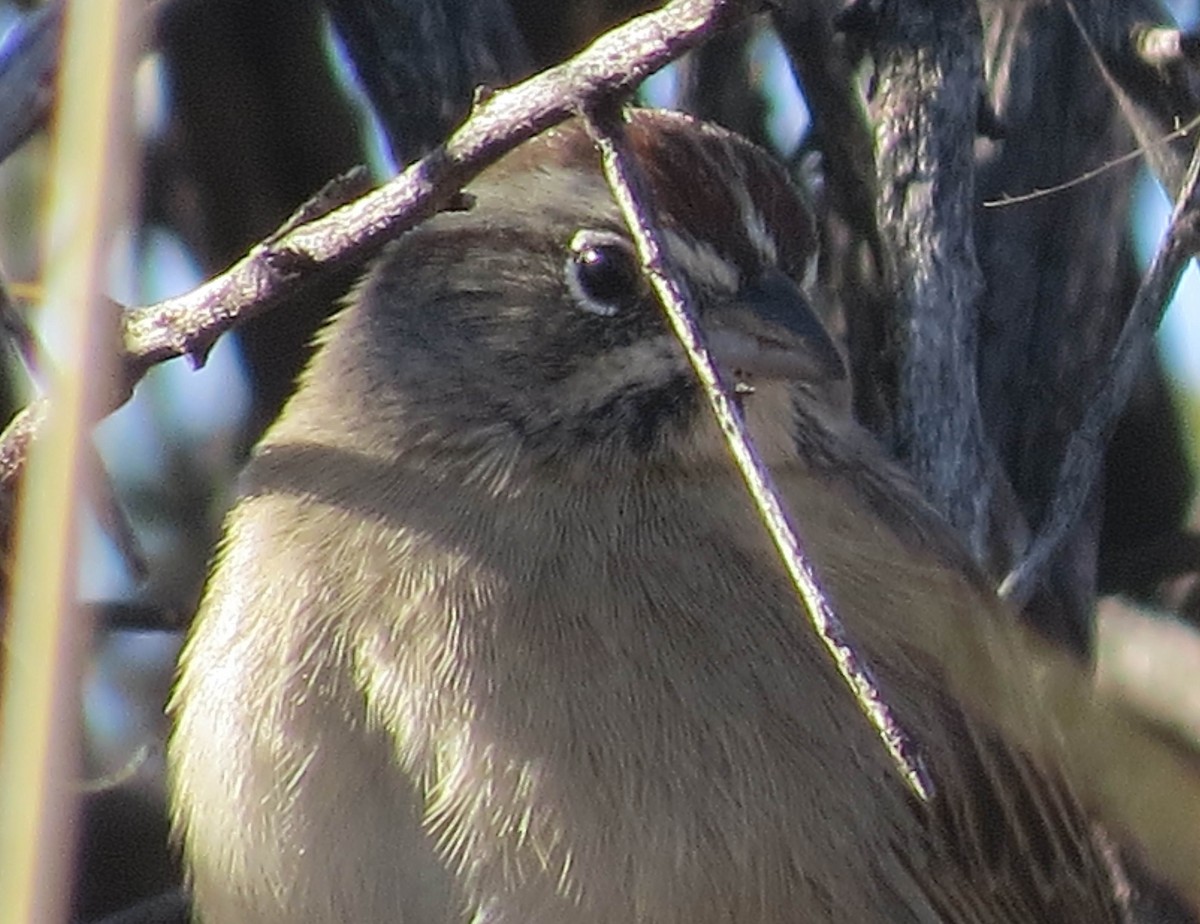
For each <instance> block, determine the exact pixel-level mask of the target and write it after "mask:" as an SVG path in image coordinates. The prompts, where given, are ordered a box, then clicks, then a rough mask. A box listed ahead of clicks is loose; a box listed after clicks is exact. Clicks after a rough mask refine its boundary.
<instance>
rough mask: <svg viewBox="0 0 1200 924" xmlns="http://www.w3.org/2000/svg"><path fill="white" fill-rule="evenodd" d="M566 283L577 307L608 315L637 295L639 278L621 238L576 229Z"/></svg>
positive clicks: (636, 265)
mask: <svg viewBox="0 0 1200 924" xmlns="http://www.w3.org/2000/svg"><path fill="white" fill-rule="evenodd" d="M567 284H568V286H569V288H570V289H571V294H572V295H573V296H574V297H575V300H576V301H577V302H579V304H580V306H581V307H583V308H584V309H585V310H587V311H590V312H591V313H593V314H598V315H602V316H605V317H609V316H611V315H614V314H616V313H617V312H618V311H619V310H620V309H621V308H623V307H625V306H626V305H628V304H629V303H630V302H632V301H633V300H635V299H636V298H637V297H638V294H639V292H640V290H641V285H642V277H641V272H640V271H639V269H638V263H637V258H636V257H635V256H634V253H633V249H632V248H631V247H630V245H629V243H628V242H627V241H625V240H624V239H623V238H621V237H619V236H618V235H616V234H612V233H610V232H602V231H596V232H588V231H580V232H579V233H578V234H576V235H575V239H574V240H573V241H572V242H571V258H570V259H569V260H568V262H567Z"/></svg>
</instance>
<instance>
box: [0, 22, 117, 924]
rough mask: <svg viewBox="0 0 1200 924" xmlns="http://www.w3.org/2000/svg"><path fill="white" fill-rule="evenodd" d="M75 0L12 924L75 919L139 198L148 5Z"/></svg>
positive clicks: (9, 909) (2, 874) (18, 705)
mask: <svg viewBox="0 0 1200 924" xmlns="http://www.w3.org/2000/svg"><path fill="white" fill-rule="evenodd" d="M122 6H123V4H122V3H121V0H72V2H71V3H70V4H69V7H68V10H67V17H66V25H65V32H64V36H63V45H62V49H63V63H62V67H61V70H60V77H59V96H58V99H59V110H58V115H57V120H56V126H55V139H54V152H53V157H52V161H51V165H50V189H51V194H50V202H49V211H48V216H49V220H48V222H47V227H46V231H45V243H44V254H43V256H44V265H45V267H46V271H45V299H46V301H45V305H44V308H43V310H44V312H45V319H46V329H47V330H48V331H50V332H51V334H52V337H53V342H54V343H55V345H56V349H55V350H54V356H53V364H52V366H53V368H52V370H51V368H49V367H48V368H47V369H46V373H47V377H48V378H49V380H50V383H51V385H50V387H51V391H52V400H51V408H50V411H49V416H48V418H47V421H46V427H45V430H44V432H43V433H42V435H41V437H40V438H39V440H38V441H37V443H36V444H35V445H34V447H33V449H32V454H31V462H30V467H29V470H28V473H27V475H26V482H25V485H24V489H23V493H22V498H21V517H20V524H19V532H18V538H17V557H16V568H15V576H14V580H13V592H12V599H11V601H10V607H9V612H8V618H9V627H8V637H7V640H6V642H7V646H6V647H7V651H6V654H7V658H6V667H5V688H4V691H3V695H4V700H3V712H2V713H0V819H2V821H0V896H2V898H0V922H3V924H55V922H59V921H63V920H65V918H66V913H67V903H68V900H69V892H70V889H69V884H70V882H71V869H72V862H73V860H74V854H75V836H74V833H75V824H74V820H75V809H76V802H77V799H78V796H79V793H80V787H79V779H80V773H79V746H78V740H77V738H78V730H79V726H80V711H79V682H80V681H79V669H80V663H81V655H82V652H83V651H84V649H85V645H86V641H87V638H88V635H89V628H90V627H89V626H88V625H87V624H86V622H85V620H84V618H83V614H82V613H81V612H80V609H79V607H78V606H77V602H76V598H77V573H76V572H77V567H78V565H77V562H78V529H79V510H80V506H81V501H82V498H83V497H84V484H83V480H84V473H85V472H86V471H87V468H88V465H87V453H88V452H89V450H90V447H89V445H88V440H89V439H90V431H91V423H92V420H93V409H94V408H95V407H96V404H97V399H99V398H100V397H101V395H102V394H103V392H104V391H105V390H106V389H107V388H109V387H111V386H110V381H109V375H110V374H111V373H110V369H109V368H108V366H109V359H110V355H111V352H112V346H113V344H114V343H115V342H116V340H115V338H112V337H110V336H105V327H109V328H110V329H111V328H113V327H114V326H115V325H114V322H113V319H111V318H108V319H107V323H106V318H105V309H104V306H103V305H102V303H101V301H100V296H101V293H102V292H103V290H104V280H105V269H106V266H107V262H108V253H109V243H110V241H111V237H112V229H113V225H114V223H115V221H116V220H118V218H119V217H120V214H121V209H122V207H123V206H124V205H125V203H126V201H127V197H126V189H127V184H128V177H129V170H128V165H127V163H125V162H124V161H123V159H122V157H121V155H122V153H123V149H124V146H125V144H126V142H127V139H128V136H129V135H128V133H129V128H130V125H131V122H130V102H131V93H132V84H131V71H130V61H129V58H128V55H129V51H130V48H131V43H130V42H129V41H128V36H127V35H126V34H125V33H126V32H127V31H128V24H129V20H130V19H132V18H133V16H134V13H135V11H133V10H128V9H126V10H124V11H123V10H122Z"/></svg>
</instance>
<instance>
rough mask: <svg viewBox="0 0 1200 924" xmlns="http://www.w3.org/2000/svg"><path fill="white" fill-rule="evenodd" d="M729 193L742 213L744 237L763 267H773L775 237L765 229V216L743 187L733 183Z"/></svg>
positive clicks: (775, 248)
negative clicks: (752, 246)
mask: <svg viewBox="0 0 1200 924" xmlns="http://www.w3.org/2000/svg"><path fill="white" fill-rule="evenodd" d="M729 191H730V192H731V193H732V194H733V197H734V199H735V200H736V201H737V206H738V209H739V210H740V211H741V213H742V224H743V225H745V228H746V236H747V237H748V238H749V240H750V243H751V244H753V245H754V249H755V250H757V251H758V255H759V256H760V257H762V261H763V265H764V266H775V264H776V263H777V262H778V259H779V251H778V249H777V246H776V244H775V235H773V234H772V233H771V232H770V230H768V228H767V219H766V216H764V215H763V213H762V211H761V210H760V209H759V208H758V206H756V205H755V204H754V200H753V199H751V198H750V193H749V192H748V191H747V189H746V187H745V186H744V185H742V184H740V183H734V184H732V185H731V186H730V189H729Z"/></svg>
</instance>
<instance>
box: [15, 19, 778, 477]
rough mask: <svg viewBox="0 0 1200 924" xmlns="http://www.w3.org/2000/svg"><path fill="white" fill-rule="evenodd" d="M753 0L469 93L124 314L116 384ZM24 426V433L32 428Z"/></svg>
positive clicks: (201, 341) (191, 351)
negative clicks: (400, 148) (401, 158)
mask: <svg viewBox="0 0 1200 924" xmlns="http://www.w3.org/2000/svg"><path fill="white" fill-rule="evenodd" d="M759 9H760V3H759V2H758V0H671V2H669V3H667V4H665V5H664V6H663V7H662V8H661V9H658V10H655V11H653V12H651V13H647V14H645V15H643V16H639V17H636V18H635V19H632V20H630V21H629V22H627V23H626V24H624V25H623V26H620V27H618V28H616V29H613V30H612V31H611V32H608V33H606V34H605V35H602V36H601V37H600V38H599V39H597V40H596V41H595V42H594V43H593V44H592V45H591V46H590V47H589V48H587V49H585V50H584V51H583V52H581V53H580V54H579V55H577V56H576V57H574V58H572V59H571V60H570V61H567V62H565V63H564V64H561V65H559V66H557V67H554V68H551V69H549V70H547V71H544V72H542V73H540V74H537V75H535V76H534V77H531V78H530V79H529V80H526V81H524V82H522V83H520V84H517V85H515V86H513V87H511V88H509V89H505V90H499V91H496V92H490V91H487V92H482V91H481V92H480V93H479V94H478V97H479V98H478V100H477V104H476V106H475V110H474V112H473V113H472V114H471V116H470V118H468V119H467V121H466V122H465V123H464V124H463V125H462V127H461V128H459V129H458V131H456V132H455V133H454V134H453V135H451V136H450V138H449V139H448V140H447V141H446V142H445V143H444V144H443V145H441V146H440V147H439V148H437V149H436V150H434V151H433V152H431V153H430V154H429V155H427V156H426V157H424V158H422V159H421V160H419V161H417V162H416V163H414V164H413V165H412V166H410V167H409V168H408V169H407V170H405V171H404V172H403V173H402V174H400V175H399V176H397V177H396V178H395V179H393V180H392V181H390V182H389V183H387V184H386V185H384V186H382V187H380V188H379V189H377V190H375V191H374V192H372V193H369V194H368V195H366V196H363V197H362V198H361V199H358V200H356V201H354V202H352V203H349V204H348V205H344V206H342V207H341V208H338V209H336V210H335V211H333V212H331V213H329V214H327V215H324V216H323V217H321V218H318V219H316V220H314V221H311V222H308V223H307V224H304V225H301V226H300V227H297V228H293V229H291V230H288V231H286V232H284V233H281V234H276V235H272V236H271V237H269V238H268V239H267V240H266V241H264V242H262V243H260V244H259V245H257V246H256V247H254V248H253V249H251V251H250V252H249V253H248V254H247V255H246V256H245V257H243V258H242V259H241V260H239V261H238V262H237V263H235V264H234V265H233V266H232V267H230V268H229V269H228V270H227V271H226V272H224V273H222V274H221V275H220V276H217V277H216V278H214V279H211V280H209V281H208V282H206V283H204V284H203V285H201V286H199V287H198V288H196V289H194V290H192V291H191V292H189V293H187V294H185V295H182V296H180V297H178V298H172V299H168V300H166V301H163V302H159V303H158V304H156V305H150V306H148V307H144V308H136V309H133V310H131V311H129V312H127V313H126V314H125V315H124V318H123V338H124V349H123V353H122V356H121V360H122V363H123V366H124V370H125V378H126V385H127V387H126V388H124V389H119V390H118V391H119V392H120V394H118V395H117V396H116V397H114V398H113V402H115V403H112V404H111V406H110V407H108V408H107V409H106V410H108V411H111V410H114V409H115V408H116V407H118V406H120V404H121V403H123V402H124V401H125V400H127V398H128V395H129V393H130V391H131V390H132V387H133V385H134V384H135V383H136V382H137V381H139V380H140V379H141V378H142V376H144V375H145V373H146V371H147V370H148V369H149V368H150V367H152V366H154V365H156V364H158V363H161V362H164V361H166V360H168V359H172V358H175V357H179V356H189V357H190V358H191V359H192V361H193V362H196V363H203V361H204V358H205V356H206V355H207V353H208V350H209V349H211V347H212V345H213V344H214V343H215V342H216V340H217V338H218V337H219V336H220V335H221V334H223V333H225V332H226V331H228V330H229V329H231V328H232V327H234V326H235V325H236V324H238V323H240V322H242V321H244V320H248V319H250V318H252V317H256V316H258V315H261V314H262V313H264V312H265V311H267V310H269V309H271V308H273V307H275V306H277V305H279V304H280V303H282V302H286V301H288V300H289V299H291V298H292V297H293V296H295V295H296V294H297V293H298V292H300V291H301V290H302V289H303V288H304V287H306V286H307V285H309V284H311V283H312V282H313V281H314V280H315V279H316V278H318V276H320V275H321V274H323V273H325V272H327V271H330V270H334V269H338V268H341V267H345V266H347V265H350V264H354V263H357V262H359V261H361V260H363V259H364V258H366V257H368V256H370V255H371V254H372V253H374V252H375V251H377V250H378V249H379V248H380V247H382V246H383V245H384V244H385V243H387V241H389V240H391V239H393V238H395V237H396V236H397V235H399V234H400V233H402V232H404V231H407V230H408V229H410V228H412V227H414V226H416V225H417V224H419V223H420V222H422V221H424V220H425V219H426V218H429V217H430V216H432V215H433V214H435V213H436V212H438V211H439V210H442V209H444V208H446V207H447V206H449V205H452V204H453V203H454V202H455V197H456V195H457V193H458V191H459V190H460V189H461V188H462V187H463V186H464V185H465V184H466V183H468V182H469V181H470V180H471V179H473V178H474V177H475V176H476V175H477V174H478V173H479V172H480V171H481V170H483V169H484V168H485V167H487V166H488V165H489V164H491V163H493V162H494V161H495V160H497V159H498V158H499V157H501V156H502V155H503V154H505V153H507V152H508V151H510V150H511V149H512V148H514V147H516V146H517V145H518V144H520V143H521V142H523V141H526V140H527V139H529V138H532V137H533V136H534V135H537V134H538V133H540V132H542V131H544V130H545V129H547V128H549V127H551V126H552V125H555V124H557V123H559V122H561V121H563V120H565V119H566V118H568V117H569V116H571V115H572V114H574V112H575V111H576V110H577V109H578V108H579V107H581V106H584V105H588V104H594V103H595V101H597V100H600V99H604V98H607V97H610V96H620V95H623V94H627V93H629V92H631V91H632V90H633V89H634V88H635V87H636V86H637V85H638V84H639V83H640V82H641V81H642V80H644V79H645V78H646V77H648V76H649V75H650V74H652V73H654V72H655V71H657V70H658V69H659V68H661V67H663V66H664V65H665V64H668V63H669V62H671V61H673V60H674V59H675V58H677V57H679V56H680V55H682V54H683V53H684V52H686V51H688V50H690V49H692V48H694V47H696V46H697V45H699V44H701V43H702V42H703V41H704V40H706V39H707V38H708V37H710V36H711V35H713V34H714V33H715V32H717V31H718V30H720V29H722V28H725V27H727V26H729V25H731V24H732V23H734V22H736V21H737V20H739V19H741V18H744V17H746V16H748V15H750V14H752V13H755V12H758V10H759ZM21 416H22V420H21V429H20V430H18V431H15V432H13V433H11V434H10V432H9V431H7V430H6V432H5V434H4V435H3V437H0V458H4V459H6V460H7V467H6V469H5V472H4V478H3V479H2V480H0V488H4V487H7V486H9V485H11V484H12V482H13V479H15V478H16V476H17V475H18V474H19V473H20V471H21V469H22V467H23V460H24V452H23V451H21V446H20V445H19V444H20V441H21V440H26V441H27V440H28V437H29V435H30V427H29V425H30V423H31V415H29V414H24V415H21ZM33 430H35V431H36V426H34V427H33Z"/></svg>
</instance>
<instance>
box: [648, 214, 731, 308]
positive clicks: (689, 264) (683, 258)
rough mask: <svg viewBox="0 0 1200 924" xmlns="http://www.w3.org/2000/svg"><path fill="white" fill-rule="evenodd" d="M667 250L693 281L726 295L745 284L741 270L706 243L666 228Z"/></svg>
mask: <svg viewBox="0 0 1200 924" xmlns="http://www.w3.org/2000/svg"><path fill="white" fill-rule="evenodd" d="M663 239H664V241H665V242H666V245H667V251H668V252H669V253H670V255H671V259H672V260H674V261H675V262H676V263H677V264H678V265H679V268H680V269H682V270H683V271H684V273H686V274H687V277H688V279H690V280H691V281H692V282H694V283H696V284H698V285H702V286H707V287H709V288H712V289H717V290H723V291H725V292H736V291H737V290H738V286H739V284H740V283H741V278H740V276H739V274H738V270H737V267H736V266H734V264H733V263H732V262H730V261H729V260H728V259H726V258H725V257H723V256H721V254H720V253H718V252H717V250H716V248H715V247H713V246H712V245H711V244H709V243H707V242H706V241H697V240H694V239H691V238H685V237H683V236H682V235H680V234H679V233H678V232H677V231H672V230H671V229H669V228H665V229H663Z"/></svg>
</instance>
